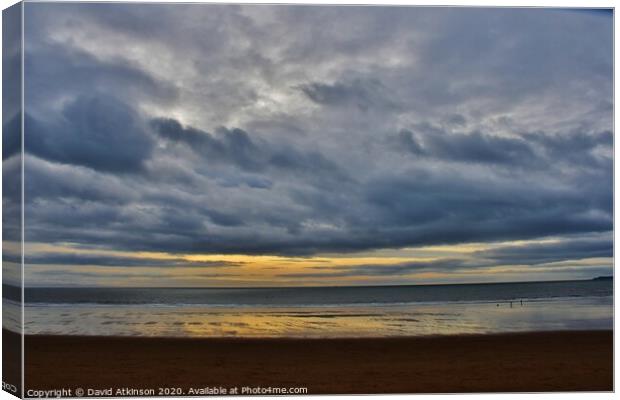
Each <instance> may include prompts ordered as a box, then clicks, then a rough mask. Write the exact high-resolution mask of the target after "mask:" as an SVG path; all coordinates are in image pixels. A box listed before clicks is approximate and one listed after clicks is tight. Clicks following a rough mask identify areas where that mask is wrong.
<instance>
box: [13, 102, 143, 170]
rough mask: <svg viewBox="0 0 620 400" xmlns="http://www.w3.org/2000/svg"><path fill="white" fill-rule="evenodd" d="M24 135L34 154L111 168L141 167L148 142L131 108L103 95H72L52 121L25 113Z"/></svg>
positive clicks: (140, 123)
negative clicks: (73, 96) (70, 100)
mask: <svg viewBox="0 0 620 400" xmlns="http://www.w3.org/2000/svg"><path fill="white" fill-rule="evenodd" d="M24 137H25V143H24V146H25V151H26V152H28V153H31V154H34V155H36V156H38V157H41V158H45V159H48V160H52V161H57V162H60V163H67V164H75V165H82V166H86V167H90V168H94V169H99V170H103V171H110V172H117V173H124V172H135V171H138V170H140V169H142V165H143V162H144V160H145V159H146V158H148V157H149V155H150V153H151V149H152V146H153V143H152V139H151V138H150V137H149V135H148V133H147V132H146V127H145V126H144V124H143V123H142V121H141V119H140V117H139V116H138V115H137V113H136V112H135V111H134V110H132V109H131V108H130V107H129V106H128V105H126V104H124V103H123V102H121V101H119V100H118V99H116V98H114V97H109V96H105V95H91V96H88V97H78V98H76V99H75V100H74V101H72V102H71V103H69V104H67V105H66V106H65V107H64V109H63V111H62V114H61V116H60V118H59V119H58V120H57V121H39V120H37V119H35V118H33V117H31V116H27V118H26V122H25V133H24Z"/></svg>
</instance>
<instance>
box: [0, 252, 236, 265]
mask: <svg viewBox="0 0 620 400" xmlns="http://www.w3.org/2000/svg"><path fill="white" fill-rule="evenodd" d="M3 260H4V258H3ZM6 260H7V261H13V262H21V261H20V260H21V257H19V256H18V255H13V256H10V255H7V258H6ZM24 263H25V264H28V265H40V264H43V265H96V266H101V267H150V268H168V267H183V268H217V267H236V266H239V265H240V264H239V263H235V262H230V261H191V260H186V259H183V258H172V259H156V258H138V257H122V256H106V255H91V254H79V253H72V254H65V253H36V254H27V255H26V256H25V257H24Z"/></svg>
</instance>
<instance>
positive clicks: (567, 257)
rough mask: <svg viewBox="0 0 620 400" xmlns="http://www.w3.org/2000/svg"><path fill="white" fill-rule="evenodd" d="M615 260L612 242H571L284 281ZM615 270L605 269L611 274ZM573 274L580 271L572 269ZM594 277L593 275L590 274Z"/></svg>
mask: <svg viewBox="0 0 620 400" xmlns="http://www.w3.org/2000/svg"><path fill="white" fill-rule="evenodd" d="M611 257H613V241H611V240H609V239H605V238H603V239H601V238H595V239H567V240H561V241H559V242H557V243H533V244H532V243H530V244H526V245H521V246H503V247H499V248H495V249H491V250H484V251H479V252H476V253H474V254H473V257H470V258H448V259H440V260H436V261H414V262H405V263H399V264H388V265H376V264H374V265H373V264H368V265H353V266H331V267H330V266H320V267H313V270H314V271H315V272H304V273H285V274H281V276H283V277H289V278H290V277H297V278H319V277H333V278H335V277H353V276H366V277H369V276H399V275H407V274H412V273H417V272H429V271H432V272H457V271H461V272H462V271H474V270H476V269H482V268H489V267H501V266H509V265H520V266H521V265H525V266H530V267H534V266H540V265H545V264H550V263H558V262H566V261H571V260H572V261H575V260H582V259H587V258H611ZM610 266H611V263H610V265H607V266H601V269H604V270H606V271H607V270H609V268H610ZM549 268H551V271H554V270H562V271H565V270H566V266H551V267H549ZM572 269H573V270H575V269H577V268H576V267H572ZM565 272H566V271H565ZM589 274H590V276H591V274H592V272H589Z"/></svg>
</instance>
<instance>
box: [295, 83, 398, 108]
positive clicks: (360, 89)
mask: <svg viewBox="0 0 620 400" xmlns="http://www.w3.org/2000/svg"><path fill="white" fill-rule="evenodd" d="M299 88H300V89H301V91H302V92H303V93H304V94H305V95H306V96H308V98H309V99H310V100H312V101H313V102H315V103H317V104H321V105H325V106H354V107H357V108H359V109H360V110H362V111H367V110H369V109H375V108H379V109H393V108H397V107H398V105H397V104H396V103H395V102H394V101H393V100H391V99H390V98H389V93H387V89H386V88H385V86H383V85H382V84H381V82H380V81H379V80H376V79H372V80H361V79H359V78H358V79H354V80H352V81H350V82H336V83H333V84H325V83H319V82H312V83H307V84H303V85H301V86H300V87H299Z"/></svg>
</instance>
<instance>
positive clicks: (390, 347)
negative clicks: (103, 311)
mask: <svg viewBox="0 0 620 400" xmlns="http://www.w3.org/2000/svg"><path fill="white" fill-rule="evenodd" d="M15 337H16V340H17V339H18V338H19V337H18V336H17V335H15ZM25 343H26V357H25V359H26V378H25V379H26V383H25V384H26V388H27V389H55V388H62V387H65V388H76V387H82V388H95V389H104V388H110V387H112V388H119V387H130V388H158V387H181V388H183V390H184V391H186V390H188V389H189V388H191V387H194V388H202V387H207V386H218V387H219V386H223V387H226V388H230V387H235V386H236V387H243V386H250V387H255V386H262V387H266V386H275V387H292V386H302V387H307V388H308V393H309V394H317V393H433V392H470V391H473V392H487V391H500V392H506V391H573V390H587V391H611V390H612V389H613V372H612V370H613V351H612V349H613V334H612V332H611V331H579V332H535V333H521V334H498V335H462V336H443V337H422V338H420V337H418V338H386V339H183V338H176V339H175V338H170V339H165V338H118V337H112V338H106V337H67V336H29V337H26V341H25ZM5 346H6V344H5Z"/></svg>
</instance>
